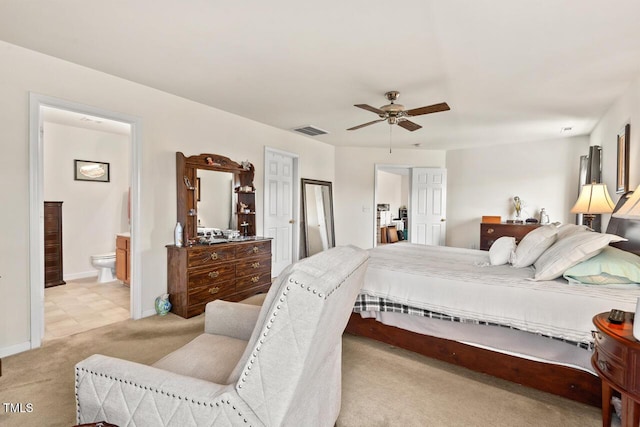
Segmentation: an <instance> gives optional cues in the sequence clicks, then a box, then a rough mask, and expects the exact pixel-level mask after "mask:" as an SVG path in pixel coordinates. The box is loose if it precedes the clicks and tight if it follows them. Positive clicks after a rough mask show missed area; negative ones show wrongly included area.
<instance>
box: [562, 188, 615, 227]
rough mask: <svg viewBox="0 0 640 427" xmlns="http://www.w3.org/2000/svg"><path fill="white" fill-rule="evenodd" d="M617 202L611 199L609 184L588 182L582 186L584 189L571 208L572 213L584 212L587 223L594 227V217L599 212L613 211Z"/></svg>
mask: <svg viewBox="0 0 640 427" xmlns="http://www.w3.org/2000/svg"><path fill="white" fill-rule="evenodd" d="M614 207H615V203H613V200H611V196H609V192H608V191H607V184H596V183H595V182H592V183H591V184H586V185H583V186H582V191H581V192H580V196H579V197H578V201H577V202H576V204H575V205H573V207H572V208H571V213H579V214H583V215H584V218H585V220H586V225H587V226H588V227H589V228H593V219H594V218H595V217H596V215H598V214H606V213H611V212H613V208H614Z"/></svg>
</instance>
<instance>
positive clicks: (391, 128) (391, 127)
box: [389, 125, 393, 154]
mask: <svg viewBox="0 0 640 427" xmlns="http://www.w3.org/2000/svg"><path fill="white" fill-rule="evenodd" d="M392 131H393V126H391V125H389V154H391V132H392Z"/></svg>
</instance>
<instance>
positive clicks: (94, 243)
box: [43, 122, 131, 280]
mask: <svg viewBox="0 0 640 427" xmlns="http://www.w3.org/2000/svg"><path fill="white" fill-rule="evenodd" d="M43 127H44V135H43V147H44V148H43V151H44V199H45V200H47V201H61V202H63V204H62V237H63V240H62V247H63V252H62V253H63V272H64V277H65V280H70V279H74V278H80V277H88V276H91V275H95V274H97V273H98V271H97V270H96V269H95V268H93V267H92V266H91V259H90V255H96V254H104V253H108V252H115V248H116V233H120V232H126V231H129V222H128V219H127V197H128V191H129V182H130V179H129V177H130V171H129V167H130V161H129V157H130V153H131V147H130V145H131V144H130V137H129V136H127V135H119V134H115V133H106V132H100V131H96V130H89V129H82V128H78V127H71V126H65V125H60V124H55V123H48V122H45V123H44V126H43ZM74 160H92V161H100V162H106V163H109V172H110V182H88V181H75V180H74V174H73V170H74Z"/></svg>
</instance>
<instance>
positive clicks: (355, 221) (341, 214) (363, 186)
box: [333, 147, 445, 248]
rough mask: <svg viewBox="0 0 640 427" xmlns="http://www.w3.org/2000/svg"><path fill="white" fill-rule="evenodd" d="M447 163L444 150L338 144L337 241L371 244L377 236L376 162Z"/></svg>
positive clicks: (336, 183) (335, 193) (437, 165)
mask: <svg viewBox="0 0 640 427" xmlns="http://www.w3.org/2000/svg"><path fill="white" fill-rule="evenodd" d="M376 164H378V165H402V166H422V167H445V151H443V150H415V149H394V150H393V153H389V150H388V149H385V148H379V149H375V148H355V147H336V169H335V170H336V180H335V184H334V186H333V194H334V198H335V205H336V210H335V212H336V213H335V218H336V244H337V245H344V244H353V245H356V246H359V247H361V248H371V247H373V243H374V240H375V234H374V225H375V214H376V213H375V208H374V206H373V199H374V177H375V165H376Z"/></svg>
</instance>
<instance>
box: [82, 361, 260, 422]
mask: <svg viewBox="0 0 640 427" xmlns="http://www.w3.org/2000/svg"><path fill="white" fill-rule="evenodd" d="M79 370H81V371H83V372H86V373H88V374H91V375H94V376H100V377H103V378H109V379H110V380H113V381H118V382H120V383H124V384H128V385H132V386H134V387H137V388H139V389H144V390H147V391H152V392H155V393H160V394H161V395H166V396H167V397H172V398H175V397H176V395H175V394H173V393H171V394H169V393H166V392H165V391H164V390H158V389H151V388H149V387H147V386H143V385H140V384H136V383H134V382H131V381H127V380H123V379H121V378H114V377H113V376H112V375H107V374H103V373H99V372H94V371H91V370H88V369H85V368H76V393H75V395H76V402H77V403H78V409H77V411H76V412H77V414H78V421H80V401H79V400H78V387H79V382H80V374H79V372H78V371H79ZM182 399H183V396H180V395H178V400H182ZM189 400H190V401H191V403H194V404H198V405H204V406H207V403H206V402H200V401H197V400H194V399H189V398H187V397H184V401H185V402H187V401H189ZM214 403H215V405H216V407H220V403H223V404H227V405H230V406H231V408H232V409H233V410H234V411H236V413H237V414H238V416H239V417H240V418H242V419H243V421H244V423H245V424H247V423H248V421H247V419H246V418H244V417H243V415H242V413H241V412H240V411H238V410H237V409H236V407H235V405H231V400H229V399H227V400H226V401H225V400H224V399H221V400H219V401H217V402H210V403H208V405H209V406H210V407H212V408H213V404H214ZM249 426H250V425H249Z"/></svg>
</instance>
